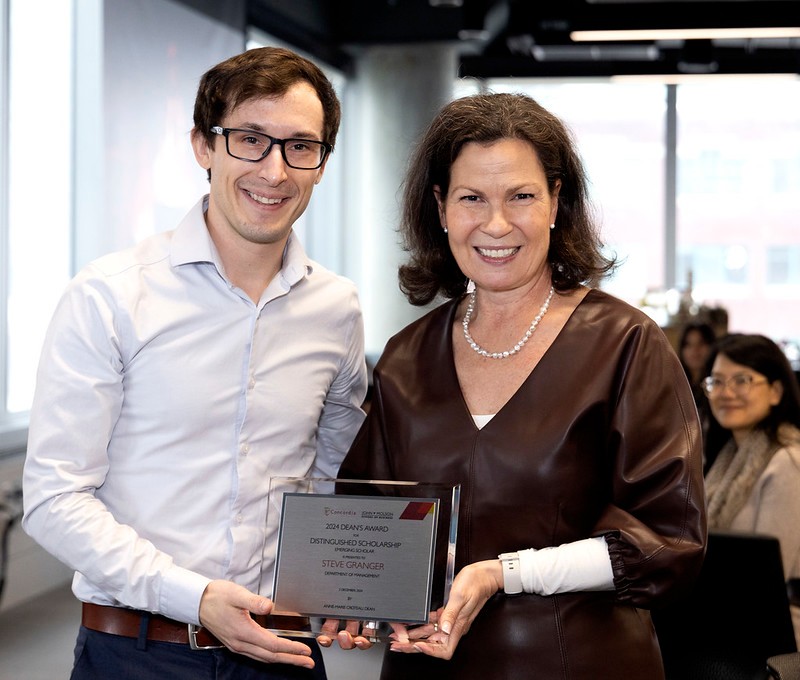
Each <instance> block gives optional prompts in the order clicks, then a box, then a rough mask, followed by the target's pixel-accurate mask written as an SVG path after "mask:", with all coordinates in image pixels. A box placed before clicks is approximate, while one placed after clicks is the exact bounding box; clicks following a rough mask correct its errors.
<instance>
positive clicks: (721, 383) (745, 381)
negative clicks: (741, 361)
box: [701, 373, 770, 397]
mask: <svg viewBox="0 0 800 680" xmlns="http://www.w3.org/2000/svg"><path fill="white" fill-rule="evenodd" d="M736 380H739V381H740V383H739V385H738V386H737V385H736V383H735V381H736ZM769 382H770V381H769V380H768V379H767V378H763V379H758V378H755V377H753V376H752V375H750V374H749V373H737V374H736V375H732V376H731V377H730V378H727V379H725V380H723V379H722V378H715V377H714V376H712V375H709V376H707V377H706V378H703V381H702V383H701V384H702V386H703V394H705V395H706V396H707V397H710V396H711V394H712V392H717V391H719V392H723V391H725V390H726V389H730V390H731V392H733V393H734V394H735V395H736V396H737V397H743V396H745V395H747V394H749V393H750V390H751V389H752V387H753V385H763V384H764V383H767V384H768V383H769Z"/></svg>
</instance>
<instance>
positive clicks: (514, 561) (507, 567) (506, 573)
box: [497, 552, 522, 595]
mask: <svg viewBox="0 0 800 680" xmlns="http://www.w3.org/2000/svg"><path fill="white" fill-rule="evenodd" d="M497 557H498V559H499V560H500V562H501V563H502V565H503V592H504V593H505V594H506V595H518V594H519V593H521V592H522V574H521V573H520V570H519V553H515V552H513V553H503V554H502V555H498V556H497Z"/></svg>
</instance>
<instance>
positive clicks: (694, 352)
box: [681, 330, 711, 375]
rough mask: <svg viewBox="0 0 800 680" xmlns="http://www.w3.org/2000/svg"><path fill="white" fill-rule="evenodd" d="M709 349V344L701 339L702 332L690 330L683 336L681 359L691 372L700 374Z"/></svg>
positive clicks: (704, 366) (703, 368) (704, 365)
mask: <svg viewBox="0 0 800 680" xmlns="http://www.w3.org/2000/svg"><path fill="white" fill-rule="evenodd" d="M710 351H711V345H709V344H708V343H707V342H706V341H705V340H704V339H703V334H702V333H701V332H700V331H698V330H691V331H688V332H687V333H686V337H685V338H684V341H683V349H682V350H681V359H683V363H684V364H686V366H687V368H688V369H689V370H690V371H692V373H694V374H696V375H700V374H701V373H702V372H703V371H705V368H706V361H708V354H709V352H710Z"/></svg>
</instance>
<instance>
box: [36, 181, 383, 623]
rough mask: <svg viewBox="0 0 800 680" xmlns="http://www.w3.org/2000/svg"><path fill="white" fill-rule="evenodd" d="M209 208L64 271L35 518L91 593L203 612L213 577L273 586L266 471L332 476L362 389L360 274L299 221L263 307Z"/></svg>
mask: <svg viewBox="0 0 800 680" xmlns="http://www.w3.org/2000/svg"><path fill="white" fill-rule="evenodd" d="M206 205H207V197H206V198H204V199H202V200H201V201H199V202H198V204H197V205H196V206H195V207H194V208H193V209H192V210H191V211H190V212H189V214H188V215H187V216H186V217H185V218H184V220H183V221H182V222H181V224H180V225H179V226H178V228H177V229H175V230H174V231H170V232H163V233H160V234H157V235H154V236H152V237H150V238H148V239H147V240H145V241H143V242H142V243H141V244H139V245H137V246H135V247H133V248H131V249H129V250H125V251H122V252H119V253H114V254H111V255H107V256H105V257H102V258H100V259H98V260H97V261H95V262H93V263H91V264H89V265H88V266H87V267H86V268H84V269H83V270H82V271H81V272H80V273H79V274H78V275H77V276H76V277H75V278H74V279H73V280H72V282H71V283H70V284H69V286H68V287H67V289H66V292H65V293H64V295H63V297H62V299H61V301H60V303H59V304H58V307H57V309H56V312H55V314H54V316H53V319H52V322H51V325H50V327H49V330H48V333H47V336H46V339H45V342H44V347H43V350H42V355H41V362H40V367H39V373H38V379H37V387H36V393H35V397H34V403H33V407H32V410H31V419H30V430H29V442H28V452H27V458H26V462H25V470H24V479H23V485H24V487H23V490H24V503H25V515H24V518H23V526H24V528H25V530H26V531H27V532H28V533H29V534H30V535H31V536H32V537H33V538H34V539H36V541H38V542H39V543H40V544H41V545H42V546H43V547H44V548H45V549H47V550H48V551H49V552H51V553H52V554H53V555H55V556H56V557H57V558H58V559H59V560H61V561H62V562H64V563H65V564H67V565H68V566H70V567H71V568H73V569H75V570H76V574H75V578H74V581H73V591H74V593H75V595H76V596H77V597H78V598H79V599H80V600H83V601H89V602H95V603H98V604H109V605H121V606H127V607H133V608H135V609H143V610H148V611H153V612H158V613H161V614H163V615H165V616H168V617H170V618H173V619H177V620H180V621H186V622H190V623H199V619H198V610H199V604H200V598H201V596H202V593H203V591H204V589H205V588H206V586H207V585H208V583H209V582H210V580H212V579H230V580H232V581H234V582H236V583H238V584H240V585H242V586H244V587H246V588H248V589H250V590H252V591H253V592H259V591H260V592H261V594H264V595H267V596H269V595H270V594H271V586H272V568H273V562H274V551H273V547H274V545H275V540H274V538H275V536H274V531H275V529H276V526H275V521H273V520H271V521H270V527H269V528H267V525H266V515H267V511H266V508H267V502H266V495H267V489H268V485H269V481H270V478H271V477H272V476H304V475H308V476H313V477H323V476H335V475H336V472H337V470H338V467H339V464H340V462H341V460H342V458H343V456H344V454H345V453H346V451H347V448H348V447H349V445H350V442H351V441H352V439H353V437H354V436H355V433H356V431H357V430H358V428H359V426H360V425H361V423H362V420H363V418H364V413H363V411H362V410H361V409H360V405H361V404H362V402H363V399H364V396H365V392H366V385H367V375H366V365H365V360H364V330H363V322H362V315H361V309H360V304H359V300H358V295H357V291H356V289H355V286H354V285H353V283H352V282H350V281H348V280H346V279H344V278H342V277H340V276H337V275H335V274H334V273H332V272H330V271H328V270H326V269H325V268H323V267H322V266H320V265H319V264H317V263H315V262H312V261H311V260H310V259H309V258H308V257H307V256H306V254H305V252H304V251H303V248H302V246H301V245H300V243H299V242H298V240H297V239H296V236H295V235H294V234H292V235H291V236H290V238H289V241H288V243H287V245H286V249H285V252H284V258H283V265H282V268H281V271H280V272H279V273H278V275H277V276H276V277H275V278H274V279H273V281H272V282H271V283H270V284H269V286H268V287H267V289H266V291H265V292H264V294H263V296H262V298H261V300H260V301H259V303H258V304H257V305H256V304H254V303H253V302H252V300H250V298H248V296H247V295H246V294H245V293H244V292H243V291H242V290H240V289H238V288H236V287H235V286H234V285H233V284H231V283H230V282H229V281H228V280H227V279H226V277H225V274H224V271H223V267H222V265H221V262H220V260H219V257H218V255H217V252H216V249H215V247H214V245H213V242H212V240H211V238H210V236H209V234H208V231H207V229H206V225H205V221H204V215H203V211H204V208H205V206H206ZM273 519H277V518H274V516H273Z"/></svg>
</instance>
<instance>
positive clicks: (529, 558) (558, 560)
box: [519, 536, 614, 595]
mask: <svg viewBox="0 0 800 680" xmlns="http://www.w3.org/2000/svg"><path fill="white" fill-rule="evenodd" d="M519 562H520V573H521V576H522V589H523V590H524V591H525V592H526V593H534V594H536V595H555V594H556V593H574V592H578V591H584V590H614V574H613V572H612V570H611V558H610V557H609V554H608V545H607V544H606V539H605V538H603V537H602V536H599V537H597V538H586V539H583V540H581V541H574V542H572V543H564V544H562V545H559V546H555V547H552V548H542V549H541V550H534V549H533V548H530V549H528V550H520V551H519Z"/></svg>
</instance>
